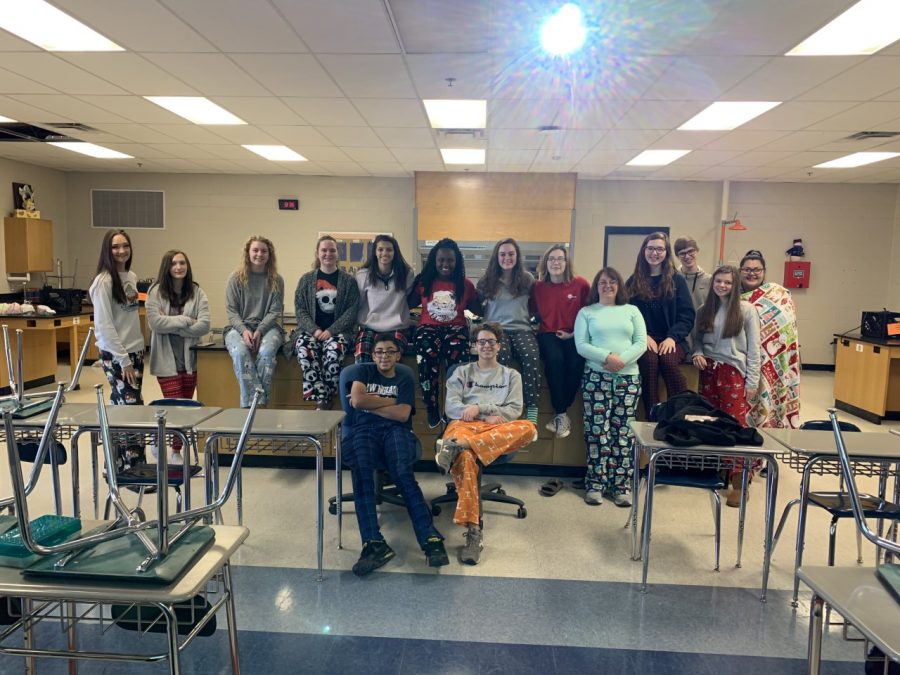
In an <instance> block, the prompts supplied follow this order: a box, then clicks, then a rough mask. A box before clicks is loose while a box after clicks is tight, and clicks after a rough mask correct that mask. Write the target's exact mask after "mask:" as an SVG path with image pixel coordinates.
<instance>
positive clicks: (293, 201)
mask: <svg viewBox="0 0 900 675" xmlns="http://www.w3.org/2000/svg"><path fill="white" fill-rule="evenodd" d="M278 210H279V211H299V210H300V200H299V199H297V198H295V197H289V198H287V199H279V200H278Z"/></svg>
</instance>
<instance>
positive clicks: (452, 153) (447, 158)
mask: <svg viewBox="0 0 900 675" xmlns="http://www.w3.org/2000/svg"><path fill="white" fill-rule="evenodd" d="M484 154H485V153H484V149H483V148H441V156H442V157H443V158H444V164H484Z"/></svg>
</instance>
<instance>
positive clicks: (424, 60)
mask: <svg viewBox="0 0 900 675" xmlns="http://www.w3.org/2000/svg"><path fill="white" fill-rule="evenodd" d="M406 63H407V65H408V67H409V74H410V77H411V78H412V82H413V85H414V86H415V88H416V91H417V92H418V94H419V96H420V97H421V98H423V99H427V98H479V99H486V98H489V97H490V94H491V86H492V84H493V72H494V64H493V57H492V56H491V55H490V54H410V53H407V55H406ZM447 78H453V82H448V81H447Z"/></svg>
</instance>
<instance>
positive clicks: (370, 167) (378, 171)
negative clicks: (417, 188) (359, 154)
mask: <svg viewBox="0 0 900 675" xmlns="http://www.w3.org/2000/svg"><path fill="white" fill-rule="evenodd" d="M360 166H361V167H362V168H363V169H365V170H366V171H368V172H369V173H370V174H372V175H373V176H388V177H398V178H399V177H402V176H407V175H408V172H407V170H406V169H404V168H403V167H402V166H400V165H399V164H397V163H396V162H360Z"/></svg>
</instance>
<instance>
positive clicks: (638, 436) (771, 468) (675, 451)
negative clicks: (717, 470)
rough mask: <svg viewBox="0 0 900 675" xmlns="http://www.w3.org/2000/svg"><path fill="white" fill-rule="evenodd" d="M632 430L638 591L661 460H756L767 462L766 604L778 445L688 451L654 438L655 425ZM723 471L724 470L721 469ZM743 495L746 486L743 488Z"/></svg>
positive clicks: (644, 581) (740, 536)
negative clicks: (642, 486) (642, 491)
mask: <svg viewBox="0 0 900 675" xmlns="http://www.w3.org/2000/svg"><path fill="white" fill-rule="evenodd" d="M630 425H631V429H632V430H633V431H634V439H635V442H634V456H633V466H634V474H633V478H632V491H631V539H632V559H633V560H643V562H644V570H643V576H642V577H641V591H642V592H645V591H646V590H647V572H648V567H649V562H650V561H649V559H650V524H651V519H652V516H653V485H654V476H655V473H656V465H657V463H658V462H660V460H664V459H665V458H666V456H672V457H680V458H687V464H688V465H690V461H691V460H690V458H701V459H703V458H716V457H748V458H754V459H756V458H759V459H762V460H764V461H765V462H766V465H767V468H768V475H767V478H766V511H765V514H766V516H765V535H764V549H763V571H762V593H761V595H760V598H759V599H760V601H761V602H765V601H766V591H767V589H768V586H769V567H770V565H771V562H772V533H773V521H774V519H775V500H776V497H777V496H778V462H777V461H776V460H775V455H776V454H777V453H778V452H779V451H780V448H779V447H778V444H777V443H774V442H772V441H771V440H769V439H767V438H766V437H765V436H763V440H764V441H766V442H765V443H764V444H763V445H762V446H734V447H723V446H715V445H695V446H690V447H679V448H677V447H673V446H671V445H669V444H666V442H665V441H658V440H656V439H655V438H653V431H654V430H655V429H656V424H655V423H654V422H630ZM641 449H643V450H645V451H647V454H648V459H649V462H648V465H647V496H646V498H645V503H644V524H643V528H642V537H641V553H640V556H639V555H638V551H637V540H638V539H637V514H638V486H639V481H640V476H639V473H640V472H639V471H638V466H639V459H640V451H641ZM722 468H725V467H724V465H723V467H722ZM744 488H745V492H746V484H745V485H744ZM745 509H746V499H745V498H742V499H741V506H740V514H739V521H740V525H739V528H738V558H737V566H738V567H740V565H741V547H742V542H743V537H744V513H745Z"/></svg>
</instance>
